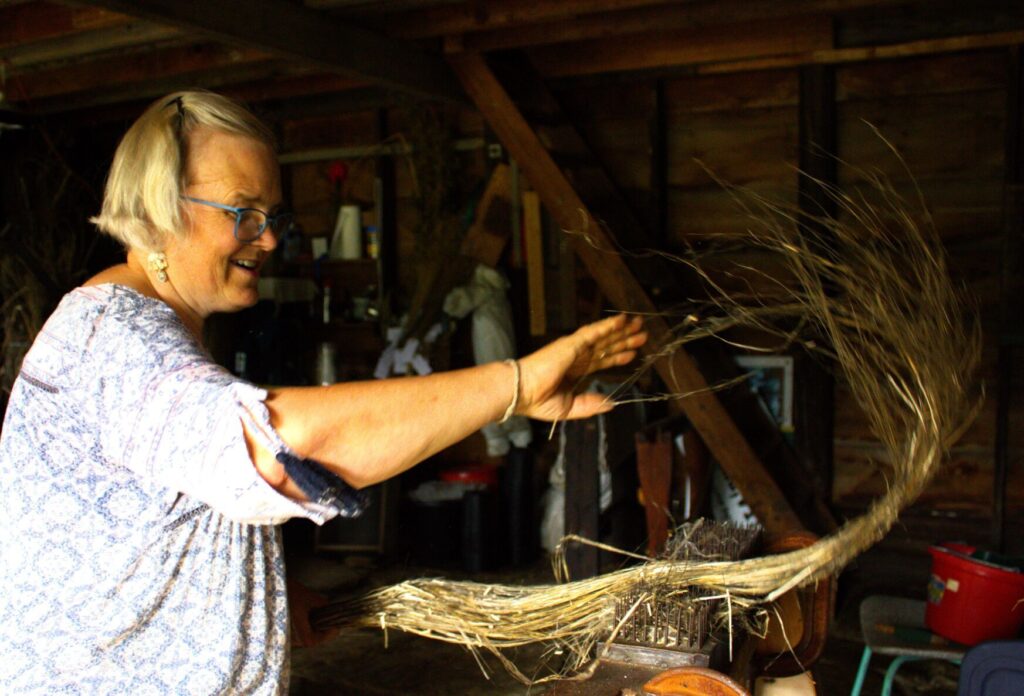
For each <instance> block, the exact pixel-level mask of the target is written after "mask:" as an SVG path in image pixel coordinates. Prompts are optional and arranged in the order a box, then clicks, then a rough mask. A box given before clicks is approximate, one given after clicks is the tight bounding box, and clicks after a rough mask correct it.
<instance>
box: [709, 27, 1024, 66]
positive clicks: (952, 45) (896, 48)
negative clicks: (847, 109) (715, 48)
mask: <svg viewBox="0 0 1024 696" xmlns="http://www.w3.org/2000/svg"><path fill="white" fill-rule="evenodd" d="M1021 43H1024V31H1003V32H996V33H993V34H971V35H968V36H951V37H948V38H944V39H926V40H922V41H908V42H906V43H899V44H889V45H887V46H864V47H859V48H830V49H823V50H815V51H805V52H802V53H792V54H789V55H783V56H774V57H768V58H752V59H742V60H735V61H728V62H719V63H712V64H709V65H701V66H698V67H697V73H698V74H701V75H714V74H720V73H733V72H748V71H752V70H776V69H779V68H795V67H799V66H801V65H815V64H830V65H840V64H843V63H862V62H866V61H873V60H891V59H896V58H911V57H914V56H928V55H934V54H937V53H956V52H958V51H979V50H984V49H989V48H1006V47H1009V46H1016V45H1018V44H1021Z"/></svg>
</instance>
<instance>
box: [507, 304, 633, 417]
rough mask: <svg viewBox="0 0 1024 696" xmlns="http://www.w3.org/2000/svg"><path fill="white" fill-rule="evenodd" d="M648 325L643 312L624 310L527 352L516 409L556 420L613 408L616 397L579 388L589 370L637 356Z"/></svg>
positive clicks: (603, 367) (517, 411) (620, 363)
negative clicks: (632, 313) (630, 316)
mask: <svg viewBox="0 0 1024 696" xmlns="http://www.w3.org/2000/svg"><path fill="white" fill-rule="evenodd" d="M642 327H643V322H642V321H641V320H640V318H639V317H634V318H633V319H628V318H627V317H626V316H625V315H622V314H620V315H618V316H614V317H610V318H608V319H604V320H602V321H597V322H594V323H593V324H587V325H586V326H583V327H581V328H580V329H579V330H577V331H576V332H575V333H573V334H571V335H569V336H565V337H563V338H560V339H558V340H557V341H554V342H553V343H550V344H548V345H547V346H545V347H543V348H541V349H540V350H538V351H537V352H535V353H532V354H530V355H528V356H526V357H525V358H522V359H521V360H520V361H519V365H520V369H521V371H522V376H521V382H520V393H519V406H518V408H517V409H516V413H518V414H519V415H523V416H527V417H529V418H536V419H538V420H546V421H554V420H566V419H570V418H587V417H589V416H593V415H595V414H598V413H604V412H606V411H610V410H611V409H612V407H613V406H614V403H612V402H610V401H608V400H607V399H606V398H605V397H604V396H602V395H601V394H596V393H593V392H584V393H577V392H579V390H580V388H581V387H582V382H583V380H584V379H585V378H586V377H587V376H588V375H590V374H593V373H594V372H597V371H599V370H605V369H607V368H610V367H618V366H620V365H625V364H627V363H629V362H630V361H631V360H633V358H635V357H636V351H637V349H638V348H640V346H642V345H643V344H644V343H645V342H646V341H647V333H646V332H645V331H642V330H641V329H642Z"/></svg>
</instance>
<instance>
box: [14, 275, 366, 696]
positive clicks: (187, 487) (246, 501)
mask: <svg viewBox="0 0 1024 696" xmlns="http://www.w3.org/2000/svg"><path fill="white" fill-rule="evenodd" d="M265 398H266V392H264V391H263V390H261V389H259V388H257V387H255V386H253V385H251V384H248V383H246V382H244V381H241V380H239V379H238V378H236V377H234V376H232V375H231V374H230V373H228V372H227V371H226V370H224V369H222V368H221V367H219V366H218V365H216V364H215V363H214V362H213V360H212V359H211V358H210V356H209V354H208V353H207V352H206V351H205V350H204V349H203V348H202V347H201V346H200V345H199V344H198V343H197V342H196V341H195V340H194V339H193V338H192V336H191V334H190V333H189V332H188V330H187V329H186V328H185V326H184V325H183V324H182V323H181V321H180V320H179V319H178V317H177V316H176V315H175V313H174V312H173V310H171V309H170V308H169V307H168V306H167V305H165V304H163V303H162V302H160V301H158V300H154V299H151V298H147V297H145V296H143V295H141V294H139V293H138V292H136V291H134V290H131V289H128V288H126V287H123V286H118V285H100V286H94V287H85V288H78V289H76V290H74V291H72V292H71V293H69V294H68V295H67V296H65V298H64V299H63V301H62V302H61V304H60V306H59V307H58V308H57V310H56V311H55V312H54V314H53V315H52V316H51V317H50V318H49V320H48V321H47V323H46V325H45V326H44V328H43V330H42V331H41V332H40V334H39V336H38V337H37V339H36V341H35V343H34V344H33V346H32V348H31V350H30V351H29V353H28V355H27V356H26V357H25V361H24V363H23V365H22V370H21V373H20V375H19V378H18V379H17V381H16V383H15V385H14V388H13V390H12V392H11V396H10V401H9V403H8V408H7V414H6V418H5V420H4V426H3V431H2V434H0V646H2V647H0V653H2V658H0V693H4V694H26V693H46V694H52V693H86V694H115V693H117V694H133V695H136V696H138V695H141V694H215V693H225V694H227V693H230V694H276V693H283V692H285V691H286V690H287V682H288V608H287V599H286V595H285V583H284V565H283V562H282V550H281V539H280V534H279V531H278V529H277V527H276V526H275V525H276V524H277V523H279V522H282V521H284V520H285V519H287V518H290V517H306V518H309V519H311V520H313V521H314V522H317V523H323V522H324V521H326V520H327V519H330V518H331V517H333V516H334V515H336V514H338V513H341V514H343V515H353V514H358V513H359V511H360V510H361V509H362V507H363V505H364V501H363V499H362V497H361V496H360V495H359V494H358V493H357V492H355V491H354V490H352V489H351V488H349V487H348V486H346V485H345V484H344V482H343V481H341V480H340V479H338V478H336V477H334V476H332V475H331V474H329V473H328V472H326V470H324V469H323V468H322V467H319V466H318V465H317V464H316V463H315V462H311V461H308V460H301V459H299V458H297V457H295V456H294V454H293V453H292V452H290V451H289V450H288V448H287V446H286V445H285V444H284V443H283V442H282V441H281V439H280V438H279V437H278V436H277V434H276V432H275V431H274V430H273V428H272V427H271V425H270V420H269V415H268V412H267V409H266V406H265V405H264V403H263V400H264V399H265ZM243 421H244V422H246V423H247V424H248V426H249V429H250V431H251V432H253V433H256V434H257V436H258V437H260V438H262V440H263V444H264V445H266V446H267V447H269V448H270V450H271V451H273V452H277V453H278V459H279V460H281V461H282V462H284V463H285V466H286V468H287V470H288V472H289V473H290V474H292V477H293V478H294V479H296V480H297V481H298V482H299V484H300V486H301V487H302V488H303V490H304V492H305V493H306V494H307V496H309V499H310V500H311V501H315V502H307V503H299V502H296V501H294V500H291V499H289V498H286V497H284V496H282V495H280V494H278V493H277V492H276V491H275V490H273V489H272V488H271V487H270V486H269V485H267V484H266V483H265V482H264V481H263V479H262V478H261V477H260V476H259V475H258V474H257V472H256V470H255V468H254V467H253V465H252V462H251V460H250V458H249V454H248V452H247V450H246V445H245V441H244V438H243V431H242V423H243Z"/></svg>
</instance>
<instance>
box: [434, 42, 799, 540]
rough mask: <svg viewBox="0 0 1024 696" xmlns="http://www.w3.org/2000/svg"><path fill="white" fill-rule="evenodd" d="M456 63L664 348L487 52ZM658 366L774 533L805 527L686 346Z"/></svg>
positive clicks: (585, 248) (544, 191) (610, 294)
mask: <svg viewBox="0 0 1024 696" xmlns="http://www.w3.org/2000/svg"><path fill="white" fill-rule="evenodd" d="M448 60H449V63H450V64H451V66H452V68H453V69H454V70H455V73H456V75H458V77H459V79H460V80H461V82H462V85H463V88H464V89H465V90H466V93H467V94H468V95H469V97H470V99H472V100H473V102H474V104H476V107H477V108H478V109H479V110H480V112H481V113H482V114H483V116H484V118H485V119H486V120H487V123H488V125H490V127H491V128H492V129H493V130H494V132H495V133H496V134H497V136H498V137H499V138H500V139H501V141H502V144H503V145H504V146H505V147H506V148H507V149H508V151H509V152H510V153H511V155H512V156H513V157H514V158H515V159H516V161H517V162H518V163H519V166H520V168H521V169H522V170H523V173H524V174H525V175H526V177H527V178H528V179H529V180H530V183H531V184H533V186H534V188H535V189H536V190H537V193H538V194H540V197H541V200H542V201H543V202H544V205H545V207H546V208H547V209H548V212H549V213H550V214H551V216H552V217H553V218H554V219H555V221H556V222H557V223H558V225H559V226H560V227H561V228H562V229H563V230H566V231H567V233H569V234H571V235H572V241H573V248H574V250H575V252H576V254H577V255H578V256H579V258H580V260H581V261H582V262H583V264H584V266H585V267H586V269H587V272H588V273H589V274H590V275H591V277H593V279H594V280H595V282H597V284H598V286H599V287H600V288H601V292H603V293H604V295H605V296H606V297H607V298H608V299H609V300H610V301H611V302H612V304H613V305H615V307H617V308H618V309H620V310H622V311H629V312H635V313H637V314H640V315H642V316H645V317H646V319H645V322H646V328H647V331H648V332H649V334H650V339H649V341H648V344H647V347H646V349H645V350H646V352H647V354H652V353H653V352H655V351H657V350H658V348H659V347H660V346H663V345H665V344H666V342H667V341H668V340H669V339H670V338H671V334H670V331H669V327H668V324H667V323H666V322H665V320H664V319H663V318H662V317H661V316H660V315H658V314H657V313H656V308H655V306H654V303H653V302H652V301H651V299H650V298H649V297H648V296H647V293H646V292H645V291H644V289H643V288H642V287H641V285H640V283H638V282H637V280H636V278H635V277H634V276H633V274H632V273H631V272H630V271H629V269H628V268H627V267H626V264H625V263H624V262H623V260H622V258H621V257H620V256H619V255H618V253H617V252H616V251H615V249H616V246H615V244H614V243H613V242H612V240H611V239H610V238H609V236H608V234H607V232H605V230H603V229H602V228H601V226H600V225H599V224H598V223H597V222H596V220H595V219H594V217H593V216H592V215H591V213H590V211H589V209H588V208H587V206H586V205H585V204H584V203H583V201H582V200H581V199H580V197H579V196H578V195H577V193H576V191H575V190H574V189H573V187H572V185H571V184H570V183H569V181H568V179H566V177H565V175H564V174H563V173H562V170H561V169H560V168H559V167H558V165H557V164H556V163H555V161H554V160H553V159H552V157H551V155H550V153H549V152H548V151H547V149H546V148H545V147H544V145H543V144H542V143H541V142H540V139H539V138H538V137H537V135H536V134H535V133H534V132H533V130H532V129H531V128H530V126H529V124H528V123H527V122H526V120H525V119H524V118H523V116H522V114H521V113H520V112H519V110H518V109H517V108H516V106H515V104H514V103H513V102H512V99H511V98H510V97H509V96H508V94H507V93H506V91H505V89H504V88H503V87H502V86H501V84H500V83H499V82H498V80H497V79H496V78H495V76H494V74H493V73H492V72H491V70H490V68H489V67H488V66H487V64H486V63H485V62H484V59H483V57H482V56H481V55H480V54H478V53H472V52H467V53H456V54H451V55H449V56H448ZM654 367H655V369H656V370H657V371H658V374H659V375H660V376H661V378H662V379H663V380H664V381H665V383H666V384H667V385H668V388H669V389H670V390H671V391H672V392H673V393H676V394H689V396H687V397H686V398H683V399H679V400H677V401H673V402H672V404H673V407H674V408H676V409H680V408H681V409H682V411H683V412H685V414H686V417H687V418H688V419H689V420H690V422H691V423H692V424H693V426H694V427H695V428H696V429H697V431H698V432H699V433H700V435H701V437H702V438H703V440H704V442H705V443H706V444H707V446H708V449H709V450H710V451H711V453H712V454H713V455H714V456H715V458H716V459H717V460H718V462H719V464H721V466H722V468H723V469H725V471H726V473H727V474H728V475H729V477H730V478H731V479H732V481H733V483H735V484H736V487H737V488H738V489H739V490H740V492H741V493H742V494H743V499H744V500H745V501H746V503H747V504H748V505H750V507H751V509H752V510H753V511H754V514H755V515H757V517H758V519H759V520H760V521H761V524H762V525H764V527H765V529H766V530H767V532H768V533H769V534H772V535H776V534H779V535H781V534H785V533H786V532H791V531H794V530H799V529H802V525H801V524H800V521H799V519H798V518H797V516H796V514H795V513H794V512H793V509H792V507H790V505H789V503H788V502H787V501H786V497H785V496H784V495H783V494H782V491H781V490H780V489H779V487H778V485H777V484H776V483H775V480H774V479H773V478H772V477H771V476H770V475H769V474H768V473H767V471H766V470H765V468H764V465H763V464H762V463H761V461H760V459H759V458H758V457H757V455H756V454H755V453H754V451H753V449H752V448H751V447H750V444H749V443H748V442H747V441H746V439H745V438H744V437H743V434H742V433H741V432H740V431H739V429H738V428H737V427H736V424H735V423H734V422H733V421H732V419H731V418H730V417H729V414H728V413H727V412H726V410H725V409H724V408H723V406H722V404H721V402H720V401H719V400H718V398H717V397H716V396H715V394H714V393H713V392H711V391H709V388H708V384H707V381H706V380H705V379H704V376H703V375H702V374H701V372H700V370H699V369H698V368H697V365H696V363H695V362H694V361H693V358H691V357H690V355H689V354H688V353H686V351H685V350H682V349H680V350H676V351H674V352H673V353H672V354H670V355H663V356H661V357H659V358H658V359H657V360H656V362H655V363H654Z"/></svg>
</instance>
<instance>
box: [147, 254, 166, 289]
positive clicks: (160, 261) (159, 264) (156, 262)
mask: <svg viewBox="0 0 1024 696" xmlns="http://www.w3.org/2000/svg"><path fill="white" fill-rule="evenodd" d="M148 261H149V270H151V271H153V273H156V277H157V278H158V279H159V280H160V282H161V283H166V282H167V255H166V254H165V253H164V252H162V251H154V252H152V253H150V255H149V258H148Z"/></svg>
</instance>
